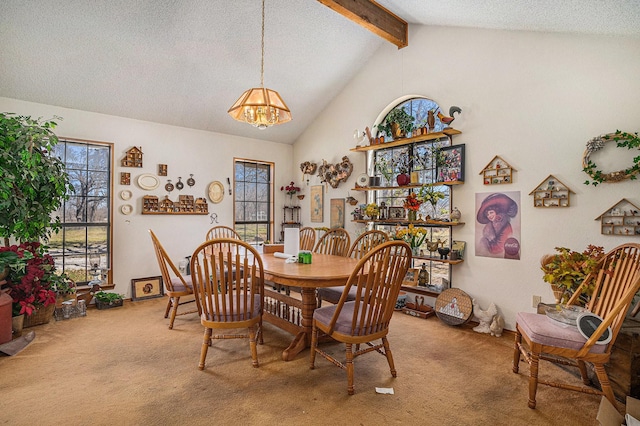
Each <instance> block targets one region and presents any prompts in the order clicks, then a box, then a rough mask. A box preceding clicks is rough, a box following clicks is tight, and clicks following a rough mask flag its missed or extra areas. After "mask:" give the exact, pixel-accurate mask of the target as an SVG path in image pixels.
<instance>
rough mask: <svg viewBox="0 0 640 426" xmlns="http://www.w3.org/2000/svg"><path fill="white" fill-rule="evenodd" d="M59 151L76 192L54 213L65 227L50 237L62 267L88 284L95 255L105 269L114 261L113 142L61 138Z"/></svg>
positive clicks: (51, 250) (76, 279)
mask: <svg viewBox="0 0 640 426" xmlns="http://www.w3.org/2000/svg"><path fill="white" fill-rule="evenodd" d="M56 152H57V153H59V154H64V155H62V156H61V159H63V160H64V159H66V165H67V172H68V173H69V177H70V181H71V184H72V185H73V187H74V189H75V192H74V193H72V194H70V198H69V199H68V200H66V201H65V202H64V205H63V206H62V207H61V208H60V209H58V211H57V212H55V213H54V214H53V215H52V216H55V215H56V214H57V215H59V216H60V217H61V219H62V229H61V231H60V232H59V233H57V234H54V235H53V236H52V238H51V239H50V241H49V246H50V252H51V254H52V256H54V258H55V260H56V267H57V269H58V270H61V271H64V272H66V273H68V274H69V276H70V277H71V278H72V279H73V280H74V281H76V282H77V283H79V284H85V283H86V282H87V281H89V280H90V279H91V276H90V274H89V272H88V270H89V269H90V268H91V265H89V262H88V259H89V257H90V256H91V255H94V254H99V255H100V257H101V261H100V263H101V264H100V266H101V267H102V268H104V269H105V270H106V269H107V268H109V267H110V264H111V262H110V257H111V245H110V240H109V235H110V229H111V223H110V219H111V218H110V215H111V204H110V203H111V193H110V191H111V179H112V176H111V146H110V145H102V144H91V143H82V142H70V141H64V140H60V143H59V144H58V145H57V146H56ZM94 224H96V225H94Z"/></svg>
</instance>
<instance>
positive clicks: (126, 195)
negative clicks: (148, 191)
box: [120, 189, 133, 200]
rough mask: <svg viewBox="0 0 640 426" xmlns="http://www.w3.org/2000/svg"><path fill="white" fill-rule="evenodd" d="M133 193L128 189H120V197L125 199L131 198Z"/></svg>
mask: <svg viewBox="0 0 640 426" xmlns="http://www.w3.org/2000/svg"><path fill="white" fill-rule="evenodd" d="M132 195H133V194H132V193H131V191H129V190H128V189H123V190H122V191H120V198H122V199H123V200H128V199H130V198H131V196H132Z"/></svg>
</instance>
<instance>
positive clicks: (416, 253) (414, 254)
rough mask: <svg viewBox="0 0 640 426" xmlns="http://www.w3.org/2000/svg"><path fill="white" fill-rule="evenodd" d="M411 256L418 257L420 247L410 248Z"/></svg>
mask: <svg viewBox="0 0 640 426" xmlns="http://www.w3.org/2000/svg"><path fill="white" fill-rule="evenodd" d="M411 255H412V256H413V257H416V256H419V255H420V247H411Z"/></svg>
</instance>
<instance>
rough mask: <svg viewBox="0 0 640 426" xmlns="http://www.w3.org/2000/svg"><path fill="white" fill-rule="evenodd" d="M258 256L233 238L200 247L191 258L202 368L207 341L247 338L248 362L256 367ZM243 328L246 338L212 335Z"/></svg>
mask: <svg viewBox="0 0 640 426" xmlns="http://www.w3.org/2000/svg"><path fill="white" fill-rule="evenodd" d="M263 269H264V268H263V267H262V259H261V258H260V255H259V254H258V252H257V251H256V249H255V248H253V247H252V246H251V245H250V244H248V243H245V242H244V241H241V240H238V239H235V238H216V239H213V240H208V241H206V242H204V243H202V244H201V245H200V246H199V247H198V248H196V250H195V251H194V252H193V256H192V257H191V271H192V273H191V276H192V280H193V291H194V294H195V296H196V301H197V303H198V306H199V307H200V312H201V314H200V322H201V323H202V325H203V326H204V328H205V331H204V340H203V343H202V350H201V353H200V363H199V365H198V367H199V368H200V369H201V370H202V369H204V366H205V361H206V358H207V351H208V348H209V346H210V345H211V339H232V338H249V347H250V349H251V359H252V363H253V366H254V367H258V365H259V364H258V352H257V347H256V341H259V342H260V343H262V311H263V305H264V291H263V286H264V272H263ZM237 328H246V329H247V330H248V333H246V334H225V333H220V334H215V335H214V334H213V329H216V330H228V329H237Z"/></svg>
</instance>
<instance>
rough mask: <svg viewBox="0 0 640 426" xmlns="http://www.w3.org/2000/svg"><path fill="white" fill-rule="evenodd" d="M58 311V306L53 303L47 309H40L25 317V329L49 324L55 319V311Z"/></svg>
mask: <svg viewBox="0 0 640 426" xmlns="http://www.w3.org/2000/svg"><path fill="white" fill-rule="evenodd" d="M55 309H56V304H55V303H52V304H50V305H48V306H47V307H45V308H39V309H38V310H37V311H35V312H34V313H32V314H31V315H29V316H25V317H24V326H23V328H29V327H34V326H36V325H42V324H48V323H49V321H51V318H52V317H53V311H55Z"/></svg>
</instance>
